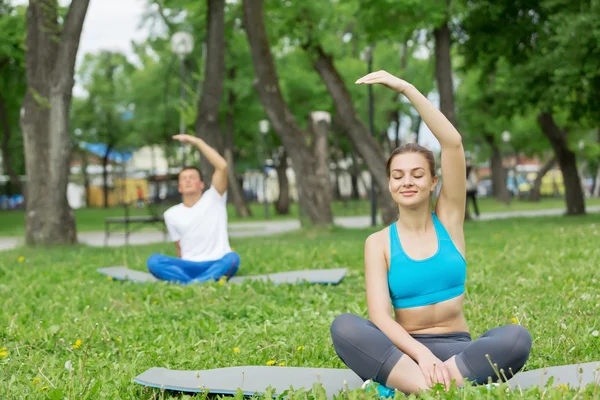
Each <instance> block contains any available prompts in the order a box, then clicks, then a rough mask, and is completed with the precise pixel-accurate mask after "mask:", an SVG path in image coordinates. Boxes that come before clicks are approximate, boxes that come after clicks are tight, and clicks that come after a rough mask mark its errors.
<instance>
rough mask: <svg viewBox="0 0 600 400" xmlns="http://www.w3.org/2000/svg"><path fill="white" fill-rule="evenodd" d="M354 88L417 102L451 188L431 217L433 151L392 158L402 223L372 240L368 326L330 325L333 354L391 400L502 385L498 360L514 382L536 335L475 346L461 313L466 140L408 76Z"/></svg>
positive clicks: (498, 331) (413, 149)
mask: <svg viewBox="0 0 600 400" xmlns="http://www.w3.org/2000/svg"><path fill="white" fill-rule="evenodd" d="M356 83H357V84H367V85H373V84H381V85H384V86H386V87H388V88H390V89H392V90H395V91H397V92H398V93H402V94H403V95H404V96H406V97H407V98H408V99H409V100H410V101H411V103H412V104H413V106H414V107H415V108H416V109H417V111H418V112H419V114H420V115H421V117H422V119H423V121H424V122H425V123H426V124H427V126H428V127H429V128H430V130H431V131H432V132H433V134H434V135H435V137H436V138H437V140H438V141H439V143H440V145H441V148H442V159H441V167H442V175H443V177H444V185H443V186H442V188H441V191H440V194H439V197H438V201H437V203H436V207H435V211H430V198H431V194H432V193H433V192H434V191H435V188H436V185H437V184H438V177H437V176H435V171H436V169H435V160H434V157H433V153H432V152H431V151H429V150H427V149H426V148H424V147H422V146H420V145H418V144H413V143H411V144H406V145H404V146H401V147H399V148H397V149H396V150H394V151H393V152H392V154H391V156H390V158H389V160H388V163H387V174H388V182H389V191H390V193H391V195H392V197H393V199H394V201H395V202H396V203H397V204H398V208H399V211H400V213H399V215H400V217H399V219H398V221H397V222H396V223H394V224H392V225H391V226H389V227H387V228H385V229H383V230H381V231H379V232H376V233H374V234H372V235H370V236H369V237H368V238H367V240H366V242H365V249H364V254H365V281H366V292H367V306H368V313H369V321H368V320H366V319H363V318H361V317H359V316H357V315H353V314H342V315H340V316H338V317H337V318H336V319H335V320H334V321H333V323H332V325H331V336H332V340H333V345H334V348H335V351H336V353H337V354H338V356H339V357H340V359H341V360H342V361H343V362H344V363H345V364H346V365H347V366H348V367H349V368H350V369H352V370H353V371H354V372H355V373H356V374H357V375H359V376H360V377H361V378H362V379H363V380H366V381H369V380H373V381H375V382H377V383H379V385H378V390H379V393H380V394H382V395H384V396H388V395H391V396H393V389H398V390H400V391H402V392H404V393H418V392H419V391H421V390H426V389H427V388H428V387H430V386H432V385H434V384H436V383H441V384H443V385H444V386H445V387H446V388H449V386H450V383H451V382H452V381H455V384H456V385H457V386H462V385H464V383H465V381H471V382H475V383H477V384H482V383H487V382H488V378H491V379H492V381H496V380H497V379H498V376H497V373H496V372H495V369H496V368H495V366H492V363H494V364H496V365H497V369H496V370H498V371H500V370H502V372H503V373H504V374H505V376H506V377H507V378H508V379H509V378H510V377H511V376H512V375H513V374H516V373H517V371H519V370H520V369H521V368H522V367H523V365H524V364H525V362H526V361H527V359H528V358H529V352H530V350H531V336H530V334H529V332H528V331H527V330H526V329H524V328H523V327H521V326H520V325H507V326H502V327H497V328H494V329H491V330H489V331H487V332H486V333H484V334H483V335H481V336H480V337H479V338H478V339H477V340H474V341H473V340H471V336H470V333H469V328H468V325H467V323H466V321H465V317H464V315H463V311H462V306H463V300H464V288H465V286H464V283H465V277H466V262H465V238H464V233H463V221H464V215H465V200H466V199H465V196H466V177H465V155H464V149H463V146H462V141H461V136H460V134H459V133H458V132H457V131H456V129H455V128H454V127H453V126H452V124H451V123H450V122H449V121H448V120H447V119H446V118H445V117H444V115H443V114H442V113H441V112H440V111H439V110H437V109H436V108H435V107H434V106H433V105H432V104H431V103H430V102H429V101H428V100H427V99H426V98H425V97H424V96H423V95H422V94H421V93H419V91H418V90H417V89H416V88H415V87H414V86H412V85H410V84H409V83H407V82H405V81H403V80H402V79H399V78H397V77H395V76H393V75H390V74H389V73H387V72H385V71H378V72H374V73H371V74H368V75H366V76H364V77H362V78H360V79H359V80H358V81H356ZM390 302H391V303H392V305H393V308H394V316H395V318H392V316H391V313H390ZM488 357H489V359H488ZM490 360H491V363H490ZM502 379H503V380H504V379H505V378H504V377H502ZM366 383H368V382H366ZM382 386H383V387H382Z"/></svg>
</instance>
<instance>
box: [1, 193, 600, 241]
mask: <svg viewBox="0 0 600 400" xmlns="http://www.w3.org/2000/svg"><path fill="white" fill-rule="evenodd" d="M478 202H479V208H480V212H482V213H489V212H503V211H523V210H539V209H549V208H562V209H564V208H565V202H564V200H563V199H561V198H558V199H554V198H546V199H543V200H542V201H540V202H539V203H532V202H528V201H517V200H515V201H513V202H511V204H510V205H507V204H505V203H501V202H498V201H496V200H494V199H492V198H485V199H478ZM586 205H588V206H597V205H600V199H597V198H593V199H586ZM227 208H228V215H229V222H233V223H235V222H248V221H265V220H266V219H265V209H264V206H263V205H262V204H259V203H251V204H250V209H251V211H252V216H251V217H250V218H240V217H238V216H237V215H236V212H235V207H234V206H233V204H228V205H227ZM470 209H471V212H472V208H470ZM332 211H333V215H334V216H335V217H346V216H357V215H371V205H370V203H369V201H368V200H350V201H347V202H342V201H335V202H333V204H332ZM148 214H149V212H148V210H147V209H138V208H130V215H148ZM122 216H124V209H123V208H121V207H111V208H107V209H104V208H88V209H79V210H75V217H76V223H77V231H78V232H93V231H103V230H104V219H105V218H106V217H122ZM285 219H298V205H297V204H296V203H294V204H292V205H291V206H290V213H289V215H276V213H275V207H274V206H273V205H271V207H270V208H269V220H285ZM0 221H2V223H1V224H0V237H2V236H23V235H24V231H25V214H24V212H23V211H20V210H19V211H0ZM157 227H158V225H155V227H154V228H152V227H141V229H138V228H136V229H137V230H138V231H139V230H143V229H154V230H156V229H157ZM111 230H113V231H117V232H119V231H121V232H123V231H124V225H120V226H119V225H111Z"/></svg>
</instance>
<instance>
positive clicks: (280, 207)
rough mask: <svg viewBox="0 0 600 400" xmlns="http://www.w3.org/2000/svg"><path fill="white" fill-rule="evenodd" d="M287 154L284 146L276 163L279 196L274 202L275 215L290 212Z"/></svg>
mask: <svg viewBox="0 0 600 400" xmlns="http://www.w3.org/2000/svg"><path fill="white" fill-rule="evenodd" d="M287 158H288V154H287V151H286V150H285V148H283V150H282V151H281V156H280V157H279V164H277V167H276V169H275V170H276V171H277V181H278V183H279V197H278V198H277V202H275V211H276V212H277V215H288V214H289V213H290V183H289V181H288V178H287V169H288V163H287Z"/></svg>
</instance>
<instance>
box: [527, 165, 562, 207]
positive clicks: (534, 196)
mask: <svg viewBox="0 0 600 400" xmlns="http://www.w3.org/2000/svg"><path fill="white" fill-rule="evenodd" d="M555 165H556V157H551V158H550V159H549V160H548V161H546V162H545V163H544V165H543V166H542V168H541V169H540V170H539V172H538V174H537V176H536V177H535V181H534V182H533V187H532V188H531V191H530V192H529V201H536V202H537V201H540V198H541V189H542V179H544V176H546V174H547V173H548V171H550V170H551V169H552V168H554V166H555Z"/></svg>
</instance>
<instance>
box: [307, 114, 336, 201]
mask: <svg viewBox="0 0 600 400" xmlns="http://www.w3.org/2000/svg"><path fill="white" fill-rule="evenodd" d="M308 125H309V127H310V128H309V131H310V132H311V134H312V152H313V154H314V156H315V168H316V179H317V180H318V182H319V186H321V187H327V188H328V189H329V191H328V193H329V202H330V203H331V201H332V197H333V193H332V190H331V189H332V188H331V178H330V176H329V131H330V129H331V115H330V114H329V113H328V112H325V111H315V112H312V113H311V114H310V116H309V124H308Z"/></svg>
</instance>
